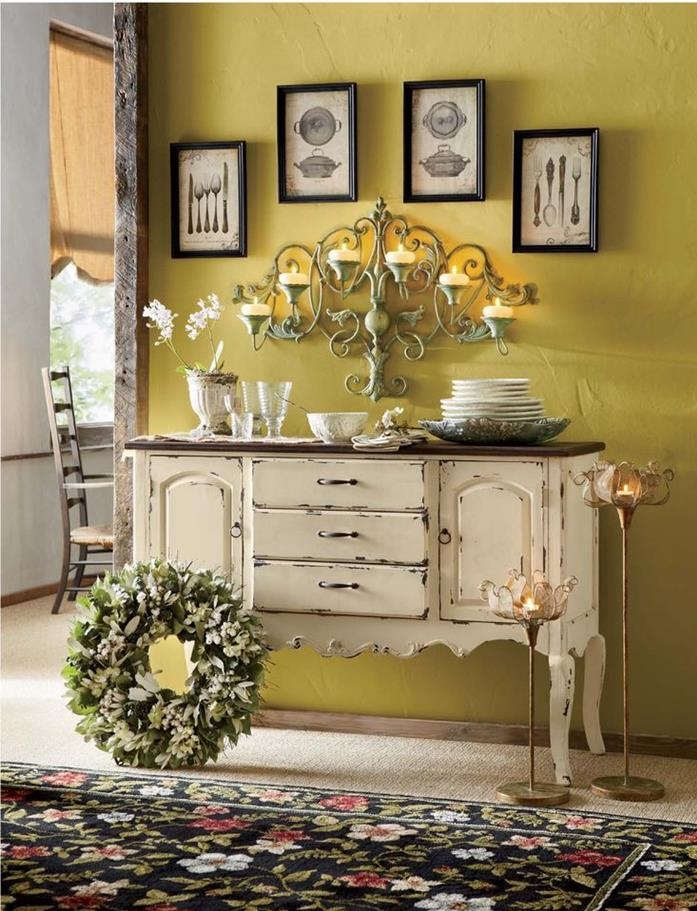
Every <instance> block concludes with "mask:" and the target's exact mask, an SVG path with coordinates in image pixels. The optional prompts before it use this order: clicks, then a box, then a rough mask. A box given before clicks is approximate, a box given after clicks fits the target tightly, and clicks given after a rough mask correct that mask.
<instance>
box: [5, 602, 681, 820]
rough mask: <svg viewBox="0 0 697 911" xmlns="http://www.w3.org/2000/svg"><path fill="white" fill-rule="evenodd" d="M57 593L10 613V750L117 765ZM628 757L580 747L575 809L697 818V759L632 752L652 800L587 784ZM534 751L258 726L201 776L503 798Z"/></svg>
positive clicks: (38, 759)
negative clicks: (80, 727) (68, 696)
mask: <svg viewBox="0 0 697 911" xmlns="http://www.w3.org/2000/svg"><path fill="white" fill-rule="evenodd" d="M50 603H51V601H50V599H46V598H44V599H41V600H39V601H36V602H27V603H25V604H22V605H16V606H12V607H7V608H3V610H2V615H1V619H2V627H3V630H2V676H3V687H2V715H3V723H2V756H3V758H4V760H5V761H6V762H7V761H15V762H27V763H37V764H39V765H43V766H47V767H52V766H68V767H79V768H85V769H94V770H99V769H101V770H111V771H113V770H114V768H115V766H114V763H113V761H112V759H111V757H110V756H109V755H108V754H106V753H100V752H99V751H98V750H96V749H95V748H94V746H93V745H91V744H87V743H85V742H84V741H83V740H82V738H81V737H80V736H79V735H78V734H76V733H75V732H74V726H75V722H76V720H77V719H76V718H75V716H73V715H72V714H71V713H70V712H69V711H68V710H67V708H66V707H65V702H64V699H63V696H62V694H63V684H62V681H61V679H60V676H59V673H60V668H61V666H62V663H63V658H64V654H65V642H66V637H67V628H68V624H69V622H70V614H69V612H68V611H67V610H66V612H65V613H62V614H59V615H58V616H51V614H50ZM538 766H539V775H540V777H544V776H545V775H546V776H550V775H551V767H550V762H549V754H548V751H546V750H539V751H538ZM621 766H622V757H621V756H620V755H618V754H608V755H607V756H592V755H591V754H589V753H587V752H584V751H573V752H572V768H573V770H574V776H575V786H574V788H573V789H572V798H571V802H570V804H569V805H568V806H569V808H572V809H574V811H583V812H585V811H597V812H601V813H610V814H612V813H616V814H619V815H632V816H636V817H644V818H649V819H651V818H654V819H669V820H678V821H684V822H688V823H694V822H697V762H694V761H692V760H685V759H662V758H656V757H650V756H636V757H633V758H632V771H633V773H634V774H637V775H645V776H649V777H653V778H657V779H658V780H660V781H662V782H664V784H665V786H666V795H665V797H664V798H663V799H662V800H660V801H656V802H653V803H649V804H644V803H614V802H611V801H607V800H603V799H602V798H599V797H596V796H595V795H592V794H591V793H590V791H589V790H588V788H587V785H588V783H589V782H590V780H591V779H592V778H594V777H596V776H598V775H604V774H613V773H614V774H617V773H619V772H621ZM526 769H527V749H526V748H525V747H516V746H501V745H498V744H479V743H460V742H443V741H435V740H410V739H407V738H397V737H366V736H360V735H348V734H332V733H313V732H302V731H282V730H268V729H261V728H257V729H255V730H254V732H253V734H252V736H251V737H246V738H242V739H241V740H240V743H239V745H238V747H237V748H236V749H235V750H234V751H231V752H230V754H229V755H227V756H223V757H221V758H220V759H219V761H218V763H217V764H216V765H215V766H207V767H206V768H205V770H202V771H201V772H192V773H191V774H192V775H195V776H196V775H197V776H200V777H208V776H213V777H216V778H226V779H229V780H233V781H235V782H245V781H246V782H265V783H268V784H273V785H286V786H288V785H292V786H310V787H319V788H326V789H329V790H332V789H345V790H350V791H356V790H357V791H359V792H361V793H378V794H380V793H395V794H410V795H414V796H424V797H426V796H428V797H436V798H438V797H442V798H449V797H450V798H455V799H457V800H468V801H488V800H493V799H494V789H495V787H496V785H497V784H499V783H500V782H502V781H510V780H515V779H520V778H523V779H524V778H525V777H526Z"/></svg>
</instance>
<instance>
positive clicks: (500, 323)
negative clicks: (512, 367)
mask: <svg viewBox="0 0 697 911" xmlns="http://www.w3.org/2000/svg"><path fill="white" fill-rule="evenodd" d="M482 321H483V322H484V323H485V324H486V325H487V326H488V327H489V332H490V333H491V337H492V338H493V339H494V340H495V342H496V350H497V351H498V352H499V354H503V355H506V354H508V345H507V344H506V340H505V335H506V330H507V329H508V327H509V326H510V325H511V323H514V322H515V317H514V316H506V317H501V316H483V317H482Z"/></svg>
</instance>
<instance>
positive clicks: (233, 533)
mask: <svg viewBox="0 0 697 911" xmlns="http://www.w3.org/2000/svg"><path fill="white" fill-rule="evenodd" d="M241 536H242V526H241V525H240V523H239V522H235V524H234V525H233V526H232V527H231V529H230V537H231V538H239V537H241Z"/></svg>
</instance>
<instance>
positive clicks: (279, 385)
mask: <svg viewBox="0 0 697 911" xmlns="http://www.w3.org/2000/svg"><path fill="white" fill-rule="evenodd" d="M292 386H293V383H292V382H291V381H290V380H284V381H281V382H275V383H267V382H263V381H260V382H258V383H257V390H258V394H259V404H260V406H261V416H262V418H263V419H264V422H265V423H266V429H267V436H268V437H269V438H270V439H276V438H278V437H280V436H281V427H282V426H283V421H284V419H285V416H286V412H287V411H288V396H289V395H290V390H291V388H292Z"/></svg>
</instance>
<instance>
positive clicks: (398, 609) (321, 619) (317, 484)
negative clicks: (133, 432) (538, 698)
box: [127, 438, 604, 783]
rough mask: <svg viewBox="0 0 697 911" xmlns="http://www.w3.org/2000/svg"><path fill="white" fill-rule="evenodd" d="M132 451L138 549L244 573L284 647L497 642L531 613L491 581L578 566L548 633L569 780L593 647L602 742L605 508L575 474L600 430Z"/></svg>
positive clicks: (555, 746) (589, 457)
mask: <svg viewBox="0 0 697 911" xmlns="http://www.w3.org/2000/svg"><path fill="white" fill-rule="evenodd" d="M127 448H128V449H129V450H131V452H132V455H133V457H134V461H135V474H134V477H135V484H134V491H135V503H134V519H135V521H134V528H135V532H134V534H135V540H134V558H135V559H147V558H149V557H151V556H163V557H167V558H170V559H180V560H185V561H192V562H193V563H194V564H196V565H201V566H208V567H214V568H218V569H220V570H222V571H223V572H224V573H226V574H229V575H230V577H231V578H232V579H233V581H234V583H235V584H236V585H237V586H239V589H240V591H241V592H242V596H243V598H244V599H245V601H246V602H247V603H249V604H253V605H254V607H255V609H256V610H257V611H259V612H260V614H261V615H262V616H263V618H264V624H265V627H266V631H267V636H268V640H269V643H270V645H271V646H272V647H273V648H283V647H286V646H290V647H293V648H299V647H301V646H310V647H312V648H313V649H315V650H317V651H318V652H320V653H321V654H323V655H343V656H346V657H349V656H352V655H356V654H358V653H359V652H363V651H372V652H376V653H380V654H384V653H389V654H393V655H399V656H404V657H409V656H412V655H416V654H417V653H418V652H420V651H421V650H422V649H424V648H426V647H427V646H429V645H433V644H436V643H440V644H444V645H446V646H448V648H450V649H451V650H452V651H453V652H454V653H455V654H456V655H460V656H461V655H466V654H468V653H469V652H471V651H472V650H473V649H474V648H476V647H477V646H479V645H481V644H482V643H484V642H489V641H491V640H495V639H512V640H515V641H517V642H523V641H524V640H523V634H522V630H521V628H520V627H519V626H518V624H515V623H509V622H506V621H504V620H501V619H499V618H496V617H494V616H493V615H491V614H490V613H489V612H488V611H486V610H485V609H484V608H483V605H482V602H481V600H480V596H479V585H480V583H481V582H482V580H484V579H491V580H493V581H495V582H503V581H505V579H506V575H507V570H508V569H509V568H511V567H515V568H517V569H520V570H522V572H524V573H525V574H526V575H530V574H531V572H532V571H533V570H535V569H541V570H542V571H544V572H545V573H547V575H548V576H549V578H550V580H551V581H552V583H553V584H557V583H558V582H560V581H561V580H562V579H564V578H565V577H567V576H570V575H575V576H577V577H578V579H579V580H580V581H579V584H578V586H577V588H576V589H575V590H574V593H573V595H572V596H571V598H570V600H569V608H568V611H567V614H566V616H565V617H564V618H563V619H562V620H561V621H558V622H555V623H552V624H547V625H546V626H545V627H544V628H543V630H542V633H541V635H540V637H539V641H538V645H537V648H538V650H539V651H540V652H542V653H544V654H546V655H547V656H548V661H549V668H550V678H551V690H550V713H549V714H550V738H551V743H552V756H553V761H554V765H555V773H556V777H557V780H558V781H560V782H566V783H570V780H571V770H570V766H569V754H568V733H569V723H570V717H571V707H572V704H573V697H574V656H580V655H582V654H585V662H584V666H585V682H584V691H583V692H584V705H583V719H584V726H585V731H586V737H587V740H588V744H589V747H590V749H591V750H592V751H593V752H596V753H602V752H603V751H604V746H603V740H602V736H601V733H600V727H599V721H598V705H599V701H600V694H601V690H602V680H603V670H604V641H603V639H602V637H601V636H600V635H599V634H598V601H597V594H598V562H597V561H598V541H597V515H596V511H595V510H591V509H587V508H585V507H584V506H583V502H582V498H581V496H580V494H579V491H578V490H577V489H576V487H575V486H574V485H573V483H572V477H573V475H575V474H576V473H577V472H579V471H581V470H585V469H587V468H588V467H589V466H590V464H591V463H592V461H593V454H594V453H597V452H599V451H600V450H602V449H603V444H602V443H567V444H564V443H559V444H547V445H545V446H538V447H511V446H501V447H484V446H477V447H462V446H456V445H454V444H447V443H443V444H440V443H438V444H423V445H420V446H418V447H411V448H408V449H404V450H401V451H400V452H399V453H390V454H369V455H366V453H364V452H363V453H358V452H355V451H354V450H352V449H351V448H350V447H348V446H341V445H336V446H334V445H324V444H320V443H315V442H311V441H308V442H307V443H298V444H289V443H285V444H284V443H282V442H278V443H264V442H263V441H252V442H251V443H239V442H234V443H233V442H232V441H224V440H221V439H220V438H217V439H214V440H209V441H201V442H196V443H193V442H188V441H180V440H167V439H159V438H139V439H137V440H133V441H132V442H131V443H130V444H129V445H128V447H127ZM492 673H495V668H492ZM521 685H523V683H522V682H521Z"/></svg>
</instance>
